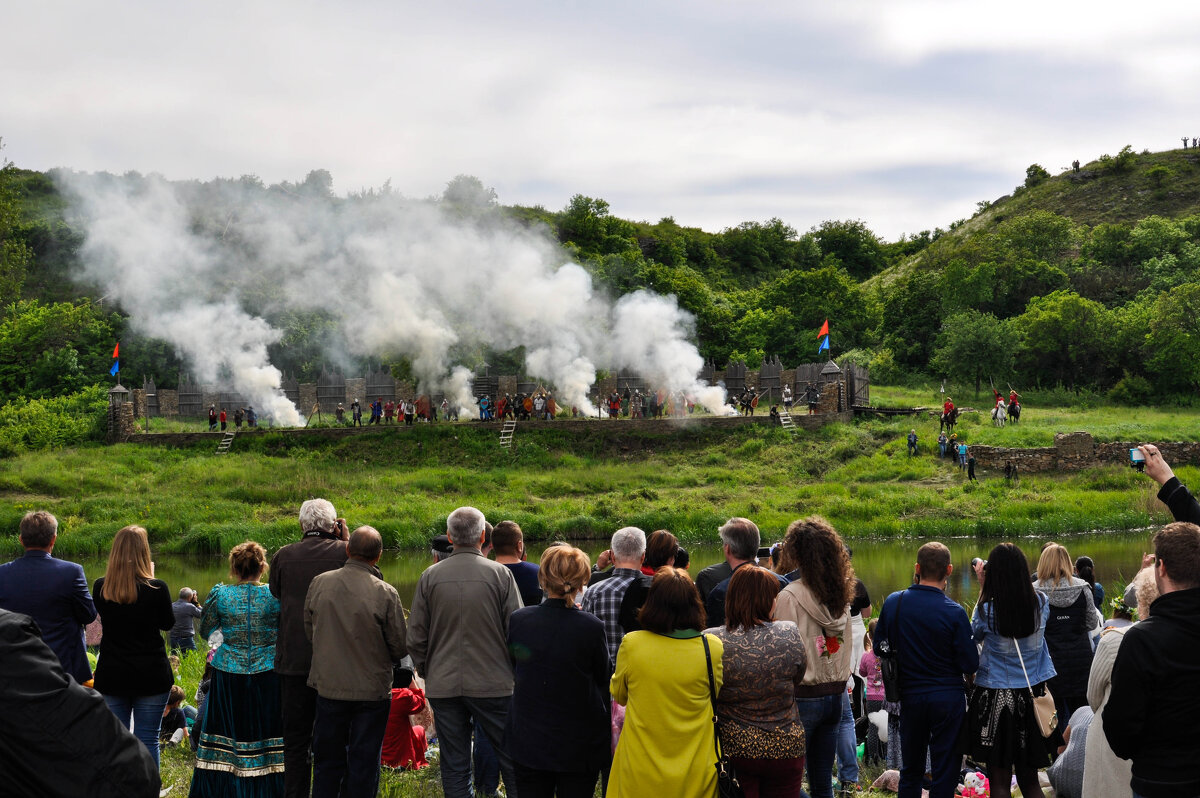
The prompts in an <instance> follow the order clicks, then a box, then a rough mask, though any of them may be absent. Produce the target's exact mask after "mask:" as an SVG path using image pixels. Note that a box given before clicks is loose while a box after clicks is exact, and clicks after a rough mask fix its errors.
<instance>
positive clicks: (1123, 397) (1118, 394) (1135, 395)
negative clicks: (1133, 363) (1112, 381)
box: [1108, 372, 1154, 407]
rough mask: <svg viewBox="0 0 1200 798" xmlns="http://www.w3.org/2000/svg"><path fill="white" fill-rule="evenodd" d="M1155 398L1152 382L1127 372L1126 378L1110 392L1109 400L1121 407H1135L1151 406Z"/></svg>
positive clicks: (1118, 382) (1119, 381)
mask: <svg viewBox="0 0 1200 798" xmlns="http://www.w3.org/2000/svg"><path fill="white" fill-rule="evenodd" d="M1153 396H1154V388H1153V387H1152V386H1151V385H1150V381H1149V380H1147V379H1146V378H1145V377H1143V376H1141V375H1138V374H1130V373H1129V372H1125V376H1124V377H1122V378H1121V379H1120V380H1118V381H1117V384H1116V385H1114V386H1113V387H1112V388H1110V389H1109V390H1108V398H1109V400H1110V401H1112V402H1116V403H1117V404H1119V405H1127V406H1130V407H1135V406H1138V405H1145V404H1149V403H1150V400H1151V398H1152V397H1153Z"/></svg>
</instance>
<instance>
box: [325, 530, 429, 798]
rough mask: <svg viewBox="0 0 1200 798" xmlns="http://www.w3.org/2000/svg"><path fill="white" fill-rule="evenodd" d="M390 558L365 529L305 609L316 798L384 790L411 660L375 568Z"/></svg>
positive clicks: (393, 604) (399, 617) (392, 597)
mask: <svg viewBox="0 0 1200 798" xmlns="http://www.w3.org/2000/svg"><path fill="white" fill-rule="evenodd" d="M382 553H383V538H382V537H380V535H379V532H377V531H376V530H375V529H374V528H372V527H369V526H360V527H359V528H358V529H356V530H354V533H353V534H351V535H350V542H349V543H348V544H347V545H346V557H347V559H346V564H345V565H343V566H342V567H341V568H339V569H338V570H336V571H328V572H326V573H323V574H321V575H319V576H317V577H316V578H315V579H313V580H312V585H311V586H310V587H309V588H308V597H307V599H306V600H305V602H304V631H305V633H306V634H307V635H308V639H309V640H311V641H312V646H313V655H312V667H311V668H310V670H309V672H308V686H309V687H311V688H313V689H314V690H316V691H317V719H316V724H315V726H314V728H313V741H312V749H313V784H312V786H313V798H323V797H324V796H330V797H331V798H332V797H333V796H338V795H339V794H340V795H341V796H343V798H358V797H359V796H362V798H370V797H371V796H374V795H375V792H376V790H377V789H378V787H379V753H380V750H381V749H382V747H383V735H384V732H385V731H386V729H387V720H388V710H389V709H390V706H391V695H392V667H393V665H395V664H399V663H400V661H401V660H402V659H404V656H405V655H406V654H407V653H408V649H407V647H406V645H405V636H406V630H405V624H404V607H403V606H401V604H400V596H399V595H398V594H397V593H396V588H394V587H392V586H391V585H389V584H388V583H387V582H385V581H383V574H381V573H380V572H379V569H378V568H376V567H375V566H376V564H377V563H378V562H379V557H380V555H381V554H382ZM343 782H344V786H343Z"/></svg>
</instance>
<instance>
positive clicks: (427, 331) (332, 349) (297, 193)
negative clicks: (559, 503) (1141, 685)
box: [56, 173, 731, 425]
mask: <svg viewBox="0 0 1200 798" xmlns="http://www.w3.org/2000/svg"><path fill="white" fill-rule="evenodd" d="M314 174H316V173H314ZM56 178H57V179H58V181H59V183H60V185H61V186H62V187H63V189H64V193H65V194H66V195H67V196H68V197H70V198H71V202H72V205H71V208H72V221H73V222H75V223H77V224H79V225H80V226H81V227H82V229H83V230H84V231H85V234H86V240H85V245H84V247H83V258H84V263H85V275H84V276H85V277H86V278H87V279H89V280H91V281H93V282H95V283H97V284H99V285H100V286H102V287H103V289H104V290H105V291H106V292H107V293H108V295H109V297H110V298H112V299H115V300H117V301H118V302H119V303H120V305H121V307H122V309H123V310H124V311H125V312H126V313H128V314H130V318H131V324H132V326H133V327H134V329H135V330H136V331H137V332H139V333H142V334H144V335H148V336H153V337H156V338H161V339H163V340H166V341H168V342H169V343H170V344H172V345H173V346H174V347H175V348H176V350H177V352H178V353H179V354H180V355H181V356H182V357H183V358H184V359H185V360H186V361H187V363H188V364H189V365H190V366H191V367H192V368H193V369H194V370H195V372H196V375H197V377H198V378H199V379H200V380H201V381H204V382H210V383H217V384H220V385H223V386H229V387H232V388H233V389H234V390H236V391H238V392H239V393H241V394H243V395H244V396H246V397H247V398H248V399H249V400H250V402H251V403H252V404H253V405H254V406H255V407H256V408H260V415H263V416H264V417H269V418H271V419H273V420H274V421H275V423H277V424H281V425H294V424H298V423H302V418H301V416H300V414H299V412H298V411H297V409H296V408H295V407H294V406H293V405H292V404H291V402H289V401H288V400H287V399H286V398H285V397H284V395H283V392H282V390H281V380H282V375H281V374H280V371H279V370H278V369H277V368H275V366H273V365H271V363H270V361H269V357H268V347H269V346H271V345H273V344H276V343H278V342H279V341H280V340H281V336H282V330H281V329H280V327H279V326H278V325H273V324H271V323H270V322H268V321H267V319H279V318H280V317H282V316H283V315H285V314H287V313H289V312H305V311H322V312H324V313H325V314H327V315H328V317H329V318H332V319H333V329H332V331H331V335H330V337H329V339H328V341H327V342H326V350H327V351H326V353H325V354H326V356H327V357H328V358H330V360H332V361H334V362H339V361H340V360H344V359H345V358H346V356H347V355H349V356H355V357H378V358H385V357H395V356H404V357H407V358H408V359H409V361H410V362H411V364H412V368H413V373H414V376H415V377H416V379H417V381H418V385H419V388H420V390H422V391H423V392H431V393H432V392H444V393H445V394H446V395H447V396H448V397H449V398H450V400H451V401H452V402H455V403H456V404H458V405H459V407H460V408H461V409H463V410H467V409H468V408H470V407H471V406H473V403H474V399H473V397H472V395H471V378H472V374H471V372H470V371H469V370H468V369H467V368H464V367H463V366H462V365H461V362H460V361H459V359H458V358H459V357H461V354H462V353H463V352H464V351H471V350H475V351H477V350H478V349H479V348H480V347H482V346H487V347H490V348H492V349H493V350H501V351H503V350H508V349H512V348H514V347H517V346H524V347H525V358H526V370H527V372H528V373H529V374H530V375H532V376H536V377H538V378H540V379H542V380H544V381H545V382H547V383H548V384H551V385H553V386H554V388H555V389H556V391H557V397H558V399H559V403H560V404H567V405H575V406H577V407H579V408H580V409H581V410H583V411H584V412H585V413H591V412H594V407H593V405H592V404H591V402H590V401H589V393H590V391H591V389H592V387H593V385H594V383H595V378H596V370H597V369H598V368H601V369H610V370H617V369H622V368H627V369H630V370H631V371H633V372H634V373H636V374H638V375H639V376H641V377H643V378H645V379H646V380H647V381H648V382H649V383H650V384H651V385H652V386H655V387H660V386H661V387H662V388H665V389H667V390H670V391H671V392H673V393H684V394H685V395H687V396H688V397H689V398H690V399H692V400H693V401H696V402H698V403H700V404H702V405H704V406H705V407H707V408H708V409H709V410H711V411H713V412H716V413H728V412H730V411H731V408H729V407H728V406H727V405H725V404H724V401H725V396H724V391H723V389H721V388H714V387H710V386H705V385H702V384H700V383H699V382H698V380H697V375H698V373H699V371H700V369H701V367H702V366H703V361H702V359H701V357H700V354H699V352H698V351H697V350H696V347H695V345H694V344H693V343H692V342H691V338H692V335H693V330H692V319H691V317H690V315H689V314H688V313H687V312H686V311H684V310H682V309H681V308H680V307H679V305H678V303H677V302H676V301H675V299H674V297H663V296H659V295H656V294H654V293H651V292H648V291H638V292H636V293H633V294H629V295H627V296H624V297H621V298H620V299H618V300H617V301H616V302H612V301H611V300H609V299H608V298H607V297H605V296H604V295H603V294H602V293H601V292H598V291H597V289H596V287H595V286H594V284H593V282H592V279H591V276H590V275H589V274H588V273H587V271H586V270H585V269H584V268H583V267H581V266H580V265H579V264H577V263H573V262H570V261H569V260H568V259H567V258H566V256H565V255H564V254H563V252H562V250H561V248H560V247H559V246H558V244H557V242H556V241H554V240H553V239H552V238H551V237H550V236H549V235H548V234H547V232H546V231H544V230H540V229H535V228H530V227H526V226H524V225H521V224H518V223H516V222H514V221H512V220H508V219H506V218H504V217H503V216H502V215H501V214H499V213H497V212H495V211H493V210H487V209H484V210H480V209H478V208H476V209H471V208H466V209H464V208H463V207H462V206H460V205H455V204H448V203H441V202H435V201H431V200H410V199H406V198H404V197H401V196H399V195H398V194H396V193H394V192H391V191H390V190H387V189H384V190H381V191H378V192H367V193H364V194H362V195H359V196H354V197H350V198H345V199H338V198H334V197H333V196H332V195H331V194H330V193H329V192H328V184H327V183H326V184H325V185H324V186H321V185H317V186H316V190H314V187H313V185H311V184H312V180H311V176H310V180H309V181H307V182H306V183H304V184H300V185H298V186H292V185H290V184H284V185H283V186H276V187H272V188H271V189H265V188H263V187H262V186H261V185H260V184H258V183H257V182H255V181H253V180H250V179H243V180H241V181H232V180H215V181H211V182H209V183H203V184H200V183H174V182H169V181H167V180H165V179H163V178H160V177H155V176H150V177H142V176H138V175H131V176H125V177H119V178H118V177H113V176H111V175H82V174H75V173H58V174H56Z"/></svg>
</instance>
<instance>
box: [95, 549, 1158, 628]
mask: <svg viewBox="0 0 1200 798" xmlns="http://www.w3.org/2000/svg"><path fill="white" fill-rule="evenodd" d="M1151 535H1152V533H1151V532H1150V531H1149V530H1147V531H1145V532H1132V533H1130V532H1097V533H1093V534H1090V535H1083V536H1069V537H1063V538H1059V539H1058V542H1059V543H1062V544H1063V545H1064V546H1066V547H1067V549H1068V550H1069V551H1070V552H1071V557H1072V558H1075V557H1079V556H1081V555H1085V554H1086V555H1088V556H1089V557H1091V558H1092V559H1093V560H1094V561H1095V563H1096V577H1097V579H1098V580H1099V581H1100V582H1101V583H1102V584H1103V585H1104V588H1105V592H1106V601H1107V600H1109V599H1111V598H1112V597H1113V595H1114V586H1115V585H1116V584H1117V583H1118V582H1120V583H1125V582H1127V581H1129V580H1130V579H1132V578H1133V575H1134V574H1135V573H1137V568H1138V566H1139V564H1140V563H1141V558H1142V553H1143V552H1144V551H1148V550H1149V549H1150V537H1151ZM921 542H922V541H920V540H855V541H851V545H852V546H853V549H854V570H855V572H856V573H857V574H858V576H859V578H860V579H862V580H863V583H864V584H866V586H867V591H868V592H869V593H870V595H871V599H872V601H873V603H874V605H875V607H876V608H878V607H879V605H880V604H881V603H882V600H883V598H884V597H885V596H886V595H887V594H888V593H890V592H892V591H894V590H899V589H900V588H903V587H905V586H906V585H908V584H909V582H910V581H911V578H912V572H913V563H914V562H915V561H916V551H917V548H918V547H919V546H920V545H921ZM997 542H999V541H993V540H976V539H974V538H962V539H955V540H950V541H948V542H947V543H948V545H949V547H950V552H951V555H952V556H953V558H954V574H953V575H952V576H951V579H950V584H949V586H948V587H947V591H946V592H947V593H948V594H949V595H950V597H951V598H953V599H955V600H956V601H958V602H960V603H962V604H963V605H964V606H972V605H973V604H974V602H975V598H976V596H977V594H978V586H977V585H976V584H974V583H973V582H972V580H971V567H970V563H971V559H972V558H973V557H986V556H987V554H988V552H989V551H990V550H991V548H992V547H993V546H994V545H995V544H996V543H997ZM1016 542H1017V544H1018V545H1019V546H1020V547H1021V548H1022V550H1024V552H1025V554H1026V556H1027V557H1029V560H1030V567H1031V568H1033V567H1036V565H1037V556H1038V553H1039V552H1040V550H1041V547H1042V543H1043V542H1044V541H1042V540H1034V539H1022V540H1018V541H1016ZM577 545H579V546H580V548H582V549H583V550H584V551H586V552H587V553H588V554H589V556H591V558H592V560H593V561H594V560H595V558H596V555H598V554H599V553H600V552H601V551H602V550H603V549H604V548H605V545H604V544H603V543H602V542H600V541H584V542H582V543H579V544H577ZM542 548H543V547H542V546H540V545H539V544H534V545H533V546H531V553H530V559H531V560H534V561H536V557H538V556H540V555H541V551H542ZM687 548H688V551H689V553H690V555H691V565H690V567H689V570H690V572H691V573H692V575H693V576H695V575H696V574H697V573H699V572H700V569H701V568H704V567H705V566H707V565H711V564H713V563H715V562H719V561H720V560H721V559H722V557H721V549H720V547H719V546H717V545H704V546H698V545H695V544H693V545H691V546H688V547H687ZM535 552H536V556H535V554H534V553H535ZM429 563H430V555H429V552H428V551H411V550H409V551H387V552H384V554H383V559H382V560H380V563H379V567H380V569H381V570H382V571H383V575H384V578H385V579H387V581H388V582H390V583H391V584H392V585H394V586H395V587H396V589H397V590H398V591H399V592H400V598H401V600H402V601H403V602H404V606H405V607H410V606H412V596H413V591H414V590H415V588H416V584H417V579H418V578H419V577H420V575H421V572H422V571H423V570H424V569H425V568H426V567H428V565H429ZM155 565H156V576H158V578H160V579H163V580H164V581H166V583H167V584H168V585H169V586H170V587H171V589H172V591H178V590H179V588H181V587H183V586H185V585H186V586H188V587H191V588H194V589H196V590H199V591H200V594H201V596H202V597H203V596H205V595H207V593H208V590H209V588H211V587H212V586H213V585H214V584H216V583H218V582H221V581H225V582H228V581H229V574H228V564H227V562H226V560H225V559H224V558H221V557H206V556H196V555H186V556H185V555H157V556H156V557H155ZM104 566H105V561H104V559H102V558H93V559H87V560H84V561H83V567H84V571H85V573H86V574H87V578H88V580H89V582H94V581H95V580H96V579H97V578H98V577H100V576H102V575H103V574H104ZM1111 614H1112V613H1111V612H1110V611H1108V610H1107V609H1106V610H1105V616H1106V617H1108V616H1111Z"/></svg>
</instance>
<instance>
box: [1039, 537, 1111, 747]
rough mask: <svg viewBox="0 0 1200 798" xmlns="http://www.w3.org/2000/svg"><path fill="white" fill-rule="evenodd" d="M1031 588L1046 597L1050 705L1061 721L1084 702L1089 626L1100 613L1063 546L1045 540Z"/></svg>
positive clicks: (1089, 664)
mask: <svg viewBox="0 0 1200 798" xmlns="http://www.w3.org/2000/svg"><path fill="white" fill-rule="evenodd" d="M1034 588H1035V589H1036V590H1037V591H1039V592H1041V593H1044V594H1046V598H1048V599H1049V600H1050V615H1049V618H1048V619H1047V622H1046V644H1047V645H1049V646H1050V659H1051V660H1052V661H1053V662H1054V670H1055V671H1057V672H1058V675H1057V676H1055V677H1054V678H1053V679H1051V680H1050V684H1049V687H1050V692H1051V694H1053V696H1054V706H1055V709H1057V710H1058V717H1059V720H1060V722H1061V723H1062V724H1063V725H1066V722H1067V718H1069V717H1071V714H1072V713H1073V712H1074V711H1075V710H1076V709H1079V707H1081V706H1083V705H1084V704H1086V703H1087V683H1088V672H1089V671H1090V670H1091V668H1092V638H1091V635H1092V630H1093V629H1095V628H1096V626H1097V625H1098V624H1099V623H1100V613H1099V612H1098V611H1097V610H1096V603H1095V600H1094V598H1093V594H1092V586H1091V585H1089V584H1088V583H1087V582H1085V581H1083V580H1082V579H1080V578H1079V577H1077V576H1075V567H1074V563H1073V562H1072V561H1071V555H1070V554H1069V553H1068V552H1067V550H1066V548H1065V547H1063V546H1060V545H1059V544H1057V543H1049V544H1047V545H1046V546H1045V547H1044V548H1043V549H1042V555H1041V557H1039V558H1038V564H1037V582H1035V583H1034Z"/></svg>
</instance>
